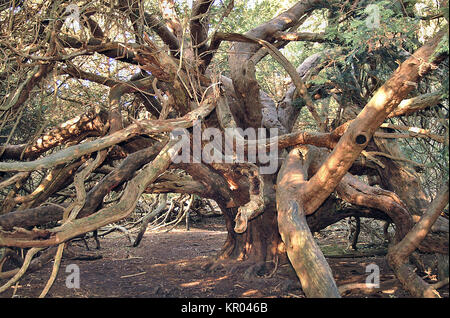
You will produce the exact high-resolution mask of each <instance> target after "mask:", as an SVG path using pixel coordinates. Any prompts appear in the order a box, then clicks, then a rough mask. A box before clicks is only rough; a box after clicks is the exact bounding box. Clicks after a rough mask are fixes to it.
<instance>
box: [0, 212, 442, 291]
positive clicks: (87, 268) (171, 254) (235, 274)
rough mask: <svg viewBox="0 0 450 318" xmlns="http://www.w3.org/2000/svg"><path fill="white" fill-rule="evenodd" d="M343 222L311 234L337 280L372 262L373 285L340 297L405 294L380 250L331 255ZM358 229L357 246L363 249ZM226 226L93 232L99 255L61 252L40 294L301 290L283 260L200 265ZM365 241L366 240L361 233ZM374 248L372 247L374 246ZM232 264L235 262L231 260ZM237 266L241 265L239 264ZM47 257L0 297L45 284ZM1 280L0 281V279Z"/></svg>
mask: <svg viewBox="0 0 450 318" xmlns="http://www.w3.org/2000/svg"><path fill="white" fill-rule="evenodd" d="M345 226H346V223H343V222H341V223H340V224H339V223H336V224H335V225H333V226H332V227H328V228H327V229H324V230H322V231H321V232H320V233H319V234H317V235H315V237H316V239H317V241H318V243H319V245H320V246H321V247H322V249H323V251H324V253H325V255H329V257H327V259H328V262H329V264H330V266H331V268H332V271H333V274H334V276H335V279H336V282H337V284H338V286H341V285H344V284H349V283H365V282H366V279H367V277H368V275H370V274H371V272H370V271H368V272H366V269H367V265H369V264H376V265H378V266H379V273H380V288H379V289H376V290H374V289H372V290H367V289H366V290H362V289H353V290H350V291H347V292H345V293H344V294H343V297H358V298H359V297H364V298H405V297H410V296H409V294H408V293H406V292H405V291H404V290H403V289H402V287H401V284H400V282H399V281H398V280H397V279H395V277H394V275H393V272H392V271H391V270H390V268H389V266H388V265H387V262H386V259H385V256H383V255H380V256H369V257H367V256H366V257H354V256H353V257H342V256H339V257H335V256H334V257H333V255H331V254H333V253H334V254H336V251H341V252H342V251H347V252H349V253H351V251H348V250H346V246H347V240H346V230H345ZM364 237H365V236H364V235H361V238H360V241H359V244H358V246H360V250H365V248H364V245H365V244H366V243H365V242H364ZM225 238H226V229H225V225H224V222H223V219H222V218H221V217H215V218H207V219H204V220H203V221H202V222H198V223H193V224H192V226H191V229H190V231H186V230H185V229H184V225H180V226H179V227H177V228H175V229H174V230H172V231H170V232H164V230H161V231H158V232H147V233H146V234H145V236H144V238H143V239H142V241H141V243H140V245H139V246H138V247H131V246H130V243H129V241H128V239H127V238H126V237H125V236H124V235H123V234H121V233H120V232H114V233H111V234H109V235H107V236H105V237H102V238H100V243H101V249H100V250H95V242H94V240H92V239H91V240H89V246H90V247H91V252H90V253H97V254H100V255H101V258H99V259H95V260H74V259H67V258H63V260H62V262H61V267H60V270H59V273H58V275H57V278H56V280H55V282H54V284H53V286H52V288H51V289H50V291H49V293H48V294H47V297H49V298H60V297H64V298H67V297H77V298H96V297H102V298H103V297H120V298H125V297H126V298H137V297H149V298H161V297H167V298H170V297H176V298H196V297H202V298H205V297H208V298H243V297H250V298H263V297H274V298H282V297H286V298H303V297H305V296H304V294H303V292H302V290H301V286H300V283H299V282H298V279H297V278H296V276H295V273H294V272H293V270H292V269H291V267H290V266H289V265H288V264H278V266H277V270H276V271H275V272H272V273H270V274H269V275H265V276H262V277H261V276H255V277H252V278H247V279H243V276H242V275H243V273H242V270H241V271H239V270H235V271H233V270H230V269H231V268H233V266H231V265H230V266H227V264H224V266H219V267H217V268H216V269H215V270H214V271H205V266H207V264H210V262H211V259H213V258H214V256H215V255H217V253H218V252H219V251H220V250H221V247H222V245H223V243H224V241H225ZM366 239H367V240H366V241H370V238H369V237H368V236H367V237H366ZM71 249H76V250H79V251H80V252H82V253H85V252H86V249H85V247H84V244H82V243H81V242H80V243H77V245H74V246H73V247H71ZM378 250H379V249H378ZM429 257H431V258H432V259H431V261H430V262H429V264H431V265H429V266H430V267H429V268H430V271H429V272H428V273H421V276H422V277H424V276H427V277H426V279H427V280H428V281H430V282H436V275H435V273H434V272H433V269H432V268H431V267H432V266H433V258H434V256H432V255H429ZM70 264H76V265H78V267H79V271H80V276H79V277H80V281H79V282H80V288H67V287H66V280H67V279H68V277H69V275H70V274H71V271H67V272H66V270H68V269H70V268H71V267H68V266H69V265H70ZM235 268H239V267H236V266H235ZM241 268H242V266H241ZM51 271H52V262H50V263H48V264H47V265H46V266H44V267H43V268H41V269H40V270H38V271H36V272H33V273H29V274H27V275H26V276H25V277H23V278H22V279H21V280H20V281H19V283H18V284H15V285H14V286H13V287H11V288H10V290H9V291H7V292H4V293H3V294H0V298H8V297H21V298H29V297H37V296H38V295H39V294H40V292H41V291H42V289H43V288H44V286H45V284H46V282H47V280H48V278H49V277H50V273H51ZM3 283H5V281H0V285H2V284H3ZM439 292H440V294H441V296H442V297H448V296H449V289H448V285H447V286H445V287H443V288H441V289H439Z"/></svg>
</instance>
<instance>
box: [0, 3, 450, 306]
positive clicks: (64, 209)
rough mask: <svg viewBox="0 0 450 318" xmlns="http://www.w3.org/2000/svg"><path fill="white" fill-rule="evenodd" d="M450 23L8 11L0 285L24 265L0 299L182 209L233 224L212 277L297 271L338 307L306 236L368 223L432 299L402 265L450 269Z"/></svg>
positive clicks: (49, 6) (240, 8)
mask: <svg viewBox="0 0 450 318" xmlns="http://www.w3.org/2000/svg"><path fill="white" fill-rule="evenodd" d="M447 23H448V3H447V1H431V0H430V1H425V0H424V1H406V0H403V1H402V0H396V1H369V0H367V1H365V0H350V1H331V0H330V1H324V0H304V1H279V2H278V1H250V2H246V1H233V0H230V1H228V0H224V1H210V0H196V1H172V0H159V1H157V0H154V1H141V0H114V1H41V0H30V1H28V0H23V1H20V0H0V26H1V27H0V30H1V31H0V56H1V59H0V141H1V144H0V199H1V200H2V204H1V207H0V250H1V251H2V253H0V265H2V264H3V262H4V260H5V259H6V258H8V257H14V254H15V250H16V249H17V248H22V249H24V250H25V251H26V257H25V258H24V259H23V260H21V261H19V262H18V263H19V264H18V267H17V268H16V269H15V270H10V271H7V272H0V278H2V279H6V281H5V283H4V285H3V286H1V287H0V291H4V290H5V289H6V288H8V287H9V286H11V285H12V284H13V283H15V282H16V281H17V280H18V279H20V277H21V276H22V275H23V274H24V273H26V271H27V270H31V269H32V268H37V267H39V264H43V263H45V262H46V261H48V260H50V259H52V258H55V263H54V264H55V265H54V269H55V271H57V267H58V263H59V261H60V259H61V255H62V252H63V249H64V247H65V246H66V244H67V243H68V242H70V241H71V240H72V239H74V238H78V237H80V236H83V235H84V234H85V233H89V232H92V231H96V230H98V229H99V228H101V227H103V226H105V225H108V224H111V223H114V222H118V221H120V220H122V219H124V218H126V217H127V216H129V215H130V214H131V213H133V211H134V210H135V209H136V207H137V205H138V204H139V202H141V200H142V196H143V195H144V194H150V193H158V194H164V195H163V199H162V201H160V202H159V204H158V202H155V203H154V204H152V205H151V206H150V207H149V209H150V210H149V211H148V212H149V214H148V215H147V216H146V217H145V218H144V219H143V220H142V228H143V229H145V227H146V225H147V224H148V221H149V220H150V218H151V217H155V216H157V215H158V213H160V212H161V211H162V209H163V208H164V207H165V206H166V203H167V196H166V195H165V194H170V193H186V194H190V195H195V196H191V197H190V198H191V199H190V200H189V201H187V200H185V202H184V203H186V204H187V206H188V208H187V211H189V208H190V207H192V206H193V205H195V204H196V203H195V202H196V200H198V199H199V198H200V200H201V199H210V200H213V201H214V202H215V203H216V204H217V206H218V207H220V210H221V212H222V214H223V217H224V218H225V221H226V227H227V231H228V236H227V240H226V242H225V245H224V246H223V249H222V251H221V253H220V254H219V255H218V258H217V260H216V263H212V264H211V267H214V266H215V265H216V264H217V262H220V261H223V260H228V259H232V260H235V261H236V262H239V263H240V264H241V265H242V266H244V267H246V268H247V270H246V271H245V273H246V274H248V275H251V274H256V275H259V274H261V273H264V272H269V271H272V270H273V269H274V268H275V269H276V266H277V264H279V263H280V262H285V263H286V262H289V263H290V265H291V266H292V268H293V269H294V270H295V272H296V274H297V276H298V279H299V280H300V282H301V285H302V289H303V291H304V292H305V294H306V295H307V296H308V297H339V296H340V294H339V289H338V286H336V283H335V281H334V278H333V269H332V268H330V266H329V265H328V263H327V261H326V259H325V257H324V255H323V254H322V252H321V250H320V248H319V247H318V246H317V244H316V243H315V240H314V237H313V234H312V233H314V232H316V231H319V230H321V229H323V228H325V227H327V226H329V225H331V224H334V223H336V222H338V221H339V220H342V219H345V218H349V217H356V218H360V217H364V218H373V219H377V220H383V221H386V224H387V225H389V224H392V226H393V229H394V230H395V234H394V237H393V239H392V241H391V242H390V243H391V245H390V249H389V253H388V255H387V260H388V262H389V265H390V266H391V268H392V269H393V271H394V273H395V274H396V276H397V278H398V279H399V280H400V281H401V282H402V284H403V286H404V287H405V289H406V290H408V291H409V292H410V293H411V295H413V296H418V297H436V296H438V294H437V292H436V291H435V290H434V287H433V286H431V285H429V284H427V283H425V282H424V281H423V280H422V279H421V278H420V277H419V276H417V275H416V274H415V273H414V267H413V265H412V264H410V263H409V256H410V255H411V254H412V253H416V251H420V252H424V253H437V254H439V255H442V254H444V255H448V212H446V211H447V210H446V208H447V204H448V181H447V178H448V112H449V109H448V88H447V86H448V24H447ZM230 131H232V132H233V134H232V137H233V138H231V139H230V138H227V137H229V134H228V132H230ZM174 132H176V133H174ZM211 132H214V134H213V133H211ZM251 132H257V133H254V134H252V133H251ZM273 132H275V133H276V134H275V135H274V134H272V133H273ZM210 137H214V138H213V140H211V138H210ZM211 153H213V154H212V155H211ZM267 153H272V154H273V153H275V156H272V157H270V158H269V159H270V160H269V161H268V159H267ZM199 154H200V157H202V158H200V157H199ZM208 155H211V157H212V158H213V159H216V160H211V157H208ZM205 156H206V157H208V158H206V159H205ZM174 158H178V159H179V158H182V159H183V160H174ZM268 165H269V166H271V165H272V166H271V168H268ZM182 204H183V203H182ZM185 216H186V221H188V219H189V212H187V214H186V215H185ZM181 217H182V215H181V214H180V217H179V218H178V219H177V222H179V221H180V220H181ZM183 217H184V216H183ZM140 238H141V236H140V237H139V238H138V239H136V241H135V243H134V245H135V246H136V245H138V244H139V242H140ZM447 257H448V256H447ZM444 259H445V258H444ZM447 266H448V261H447ZM0 268H1V267H0ZM52 277H53V276H52ZM53 279H54V277H53ZM51 284H52V279H50V280H49V283H48V285H47V286H46V289H45V290H44V291H43V292H42V294H41V295H42V296H44V295H45V294H46V291H48V289H49V288H50V286H51Z"/></svg>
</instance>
